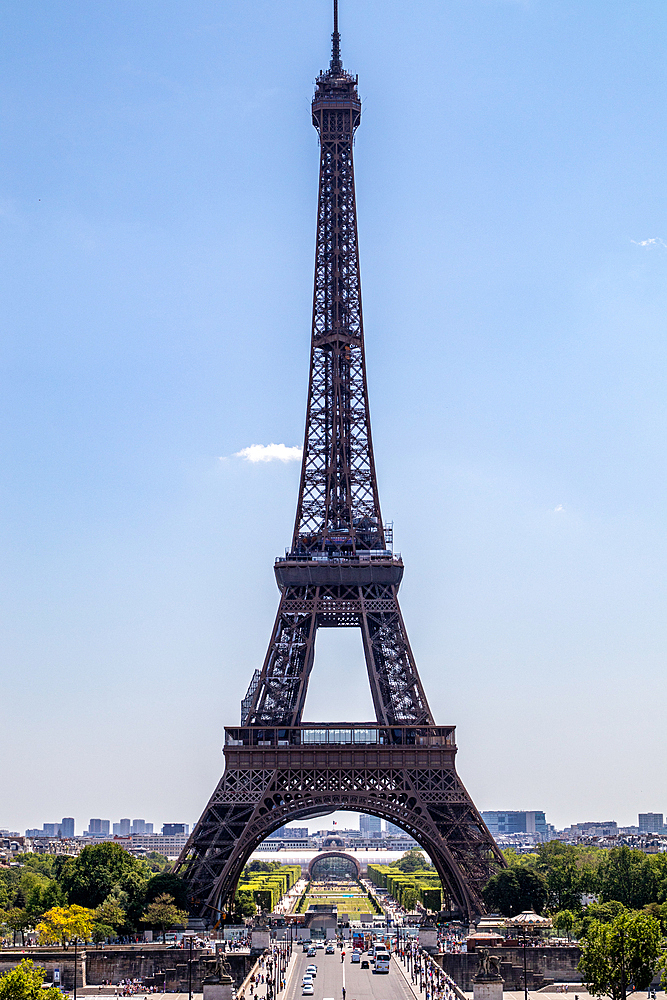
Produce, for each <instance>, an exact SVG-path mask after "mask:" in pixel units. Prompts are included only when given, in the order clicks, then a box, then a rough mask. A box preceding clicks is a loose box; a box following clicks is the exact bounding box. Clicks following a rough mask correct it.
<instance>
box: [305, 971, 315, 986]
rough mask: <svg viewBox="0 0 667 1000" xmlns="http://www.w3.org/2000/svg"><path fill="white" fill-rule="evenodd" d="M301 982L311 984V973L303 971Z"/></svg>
mask: <svg viewBox="0 0 667 1000" xmlns="http://www.w3.org/2000/svg"><path fill="white" fill-rule="evenodd" d="M303 982H304V983H310V984H311V986H312V983H313V976H312V973H310V972H304V974H303Z"/></svg>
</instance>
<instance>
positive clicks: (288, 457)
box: [234, 444, 301, 462]
mask: <svg viewBox="0 0 667 1000" xmlns="http://www.w3.org/2000/svg"><path fill="white" fill-rule="evenodd" d="M234 458H243V459H245V461H246V462H298V461H300V460H301V448H291V447H290V446H289V445H286V444H251V445H250V446H249V447H248V448H241V450H240V451H237V452H235V453H234Z"/></svg>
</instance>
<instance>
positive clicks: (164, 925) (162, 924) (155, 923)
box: [141, 892, 188, 943]
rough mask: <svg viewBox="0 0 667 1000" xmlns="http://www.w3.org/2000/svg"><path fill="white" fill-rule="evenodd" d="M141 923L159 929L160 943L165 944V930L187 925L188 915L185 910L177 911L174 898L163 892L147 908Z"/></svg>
mask: <svg viewBox="0 0 667 1000" xmlns="http://www.w3.org/2000/svg"><path fill="white" fill-rule="evenodd" d="M141 922H142V923H144V924H149V925H150V926H152V927H159V929H160V930H161V931H162V941H163V943H166V940H167V930H168V929H169V928H170V927H176V926H177V925H182V924H187V922H188V914H187V913H186V911H185V910H179V908H178V907H177V906H176V904H175V902H174V897H173V896H170V895H169V893H167V892H165V893H163V894H162V895H161V896H158V897H157V899H155V900H153V902H152V903H151V904H150V905H149V906H148V908H147V910H146V913H145V914H144V916H143V917H142V918H141Z"/></svg>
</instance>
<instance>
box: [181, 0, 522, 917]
mask: <svg viewBox="0 0 667 1000" xmlns="http://www.w3.org/2000/svg"><path fill="white" fill-rule="evenodd" d="M312 112H313V124H314V126H315V128H316V129H317V131H318V134H319V139H320V183H319V199H318V211H317V243H316V254H315V290H314V296H313V325H312V341H311V357H310V385H309V392H308V411H307V415H306V432H305V440H304V448H303V460H302V467H301V483H300V489H299V499H298V504H297V512H296V521H295V525H294V536H293V539H292V546H291V548H290V549H289V551H288V552H287V553H286V555H285V557H284V558H279V559H277V560H276V564H275V573H276V579H277V582H278V586H279V588H280V591H281V598H280V606H279V608H278V614H277V617H276V622H275V625H274V628H273V633H272V635H271V641H270V643H269V649H268V652H267V654H266V659H265V660H264V664H263V667H262V670H261V671H259V670H258V671H255V675H254V677H253V679H252V681H251V684H250V687H249V688H248V692H247V694H246V696H245V698H244V699H243V701H242V703H241V727H240V728H239V729H227V730H226V740H225V749H224V754H225V772H224V774H223V777H222V779H221V781H220V784H219V785H218V787H217V788H216V790H215V792H214V793H213V796H212V797H211V800H210V802H209V803H208V805H207V806H206V808H205V810H204V812H203V814H202V817H201V819H200V820H199V822H198V824H197V826H196V827H195V829H194V830H193V833H192V836H191V837H190V839H189V841H188V844H187V846H186V848H185V850H184V851H183V853H182V855H181V857H180V858H179V861H178V863H177V870H178V871H180V873H181V874H182V875H183V877H184V878H185V879H186V880H187V881H188V883H189V888H190V898H191V909H192V913H193V915H196V916H199V917H200V918H203V919H204V920H205V921H206V922H207V923H210V922H215V920H216V919H217V918H218V916H219V914H220V912H221V909H222V908H223V907H224V905H225V904H226V902H227V901H228V900H229V899H230V897H231V895H232V894H233V892H234V889H235V886H236V883H237V881H238V877H239V875H240V872H241V870H242V868H243V866H244V864H245V863H246V860H247V858H248V856H249V855H250V853H251V852H252V851H253V850H254V848H255V847H256V846H257V844H259V843H260V842H261V841H262V840H264V839H265V838H266V837H267V836H268V834H270V833H271V832H272V831H273V830H275V829H277V828H278V827H279V826H281V825H282V824H284V823H286V822H288V821H290V820H294V819H304V818H306V817H308V816H311V817H312V816H317V815H323V814H325V813H328V812H331V811H333V810H335V809H351V810H354V811H362V812H371V813H373V814H374V815H377V816H381V817H384V818H386V819H388V820H390V821H391V822H393V823H396V824H398V825H399V826H401V827H402V828H403V829H405V830H406V831H407V832H408V833H410V834H412V836H413V837H414V838H415V839H416V840H417V841H418V842H419V843H420V844H421V845H422V846H423V847H424V848H425V849H426V850H427V851H428V853H429V854H430V856H431V858H432V859H433V862H434V864H435V865H436V868H437V870H438V872H439V874H440V877H441V879H442V882H443V886H444V888H445V892H446V894H447V895H448V897H449V902H448V906H449V908H450V909H451V910H452V911H455V912H458V913H459V914H460V915H461V916H462V917H464V918H466V919H471V918H472V917H473V916H474V915H475V914H479V913H481V912H483V910H484V905H483V902H482V897H481V889H482V887H483V885H484V883H485V882H486V881H487V879H488V878H489V875H490V874H491V872H492V870H493V868H494V867H495V866H497V865H502V864H503V860H502V855H501V854H500V852H499V851H498V848H497V847H496V844H495V842H494V840H493V838H492V836H491V834H490V833H489V831H488V830H487V828H486V826H485V825H484V822H483V821H482V818H481V816H480V815H479V813H478V811H477V810H476V808H475V806H474V805H473V803H472V800H471V799H470V796H469V795H468V793H467V792H466V790H465V788H464V787H463V784H462V782H461V780H460V778H459V777H458V775H457V773H456V770H455V766H454V755H455V753H456V746H455V743H454V729H453V728H451V727H438V726H436V725H435V722H434V720H433V717H432V715H431V711H430V709H429V706H428V702H427V700H426V695H425V693H424V690H423V688H422V685H421V681H420V679H419V674H418V672H417V667H416V664H415V661H414V657H413V655H412V650H411V649H410V643H409V641H408V636H407V632H406V630H405V625H404V623H403V617H402V615H401V611H400V608H399V604H398V588H399V585H400V582H401V578H402V575H403V562H402V560H401V558H400V556H396V555H394V553H393V552H392V550H391V547H389V546H390V542H391V538H390V535H389V531H388V529H387V528H385V526H384V525H383V522H382V515H381V512H380V500H379V496H378V488H377V479H376V475H375V463H374V459H373V446H372V442H371V427H370V414H369V407H368V392H367V388H366V364H365V357H364V335H363V319H362V309H361V281H360V273H359V248H358V241H357V216H356V204H355V190H354V165H353V140H354V133H355V130H356V129H357V127H358V125H359V122H360V118H361V101H360V98H359V95H358V93H357V78H356V77H355V76H352V75H350V74H349V73H347V72H346V71H345V70H344V69H343V67H342V63H341V59H340V36H339V33H338V9H337V0H334V32H333V52H332V58H331V63H330V67H329V69H328V70H327V71H326V72H323V73H321V74H320V75H319V77H318V78H317V88H316V91H315V96H314V98H313V105H312ZM351 626H354V627H357V628H360V629H361V634H362V640H363V648H364V654H365V658H366V666H367V669H368V677H369V681H370V688H371V694H372V698H373V705H374V708H375V714H376V720H375V722H371V723H365V724H359V723H355V724H352V723H340V724H332V723H327V724H324V725H323V724H313V723H303V722H302V713H303V708H304V704H305V700H306V692H307V687H308V679H309V676H310V672H311V669H312V666H313V660H314V655H315V637H316V633H317V630H318V628H324V627H333V628H340V627H351Z"/></svg>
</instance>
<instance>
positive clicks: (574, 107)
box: [0, 0, 667, 829]
mask: <svg viewBox="0 0 667 1000" xmlns="http://www.w3.org/2000/svg"><path fill="white" fill-rule="evenodd" d="M36 24H38V25H39V28H38V30H36V29H35V25H36ZM330 28H331V25H330V9H329V4H328V3H326V2H324V0H323V2H322V4H315V5H313V4H310V3H306V2H305V0H294V2H293V3H291V4H289V5H282V6H280V7H276V5H271V4H268V3H265V2H262V0H260V3H259V4H256V5H252V6H247V5H246V6H241V5H234V4H230V5H226V6H225V7H224V9H223V10H218V8H217V7H216V6H215V5H213V4H211V3H210V2H208V0H205V2H204V3H202V4H201V5H199V6H198V7H197V8H196V9H195V10H193V9H192V8H191V6H190V5H185V4H183V3H181V2H176V3H175V4H172V5H170V6H169V7H168V8H167V9H166V10H165V9H163V8H161V7H158V5H156V4H154V3H148V4H145V5H141V7H140V8H137V9H129V8H128V7H127V6H125V5H120V6H118V5H117V4H113V3H111V2H110V0H100V3H98V4H96V5H95V7H94V9H93V8H91V7H90V5H87V4H84V3H83V0H74V2H73V3H71V4H69V5H67V8H66V9H60V8H49V9H45V8H44V7H43V6H42V5H40V6H37V5H36V4H34V2H32V0H27V2H26V3H24V4H21V5H13V7H12V8H11V9H10V10H8V12H7V19H6V32H5V36H4V39H3V45H4V54H5V59H4V61H3V66H2V69H1V70H0V73H2V80H3V87H4V88H5V93H6V95H7V101H8V108H9V112H8V118H7V121H6V129H5V140H6V143H5V145H6V150H7V155H6V157H5V161H4V164H3V167H4V169H3V175H2V179H1V187H0V210H1V211H0V223H1V225H2V241H3V250H4V259H5V261H6V267H5V268H4V271H3V275H2V278H1V279H0V281H2V287H3V293H4V294H3V299H4V301H5V302H6V303H7V309H6V328H7V330H8V331H9V336H6V338H5V339H6V341H7V343H6V350H5V355H4V368H3V399H4V401H5V406H6V413H7V417H6V419H5V421H4V422H3V436H2V439H1V441H0V444H1V445H2V448H3V462H2V464H1V468H2V473H1V479H0V486H1V488H2V490H3V498H4V500H3V518H2V522H1V523H0V538H1V539H2V545H3V560H2V569H1V570H0V585H1V586H2V592H3V611H4V614H3V647H2V648H3V652H2V660H1V667H2V677H3V684H4V686H3V691H5V692H6V696H7V710H6V720H7V730H6V733H5V736H6V740H7V742H8V745H10V746H11V747H12V748H13V751H14V755H15V758H14V759H15V761H16V763H15V766H13V767H10V768H8V769H7V771H6V773H5V774H4V775H3V778H4V780H3V786H4V787H3V807H4V809H5V810H6V815H5V817H4V818H3V819H2V823H3V825H5V826H7V827H9V828H11V829H25V828H32V827H37V826H38V824H40V823H43V822H44V817H47V821H49V820H48V817H53V816H56V815H60V812H61V810H60V806H59V803H60V802H62V801H65V800H67V801H69V802H70V805H69V806H68V812H69V813H70V814H73V815H75V816H77V815H79V816H84V815H85V816H87V817H91V816H96V815H97V816H99V815H100V813H99V800H100V797H101V796H100V788H104V789H105V801H106V803H107V811H106V813H105V814H106V815H111V814H113V815H119V816H120V815H127V812H128V811H129V812H132V811H134V810H136V811H137V812H139V814H142V813H145V814H146V815H149V814H150V815H152V816H158V815H159V814H165V815H183V814H185V815H187V816H189V817H190V820H192V818H193V817H196V816H198V815H199V814H200V811H201V808H202V807H203V805H204V804H205V802H206V801H207V798H208V795H209V793H210V789H211V788H212V787H214V785H215V782H216V781H217V780H218V778H219V775H220V771H221V768H222V757H221V754H220V745H221V743H222V738H223V736H222V730H223V726H224V725H225V724H234V723H236V722H237V721H238V718H239V703H240V699H241V698H242V697H243V695H244V693H245V690H246V688H247V684H248V681H249V680H250V678H251V677H252V674H253V671H254V670H255V669H256V668H257V667H258V666H260V665H261V662H262V659H263V656H264V653H265V649H264V645H265V641H266V636H267V635H268V634H269V632H270V627H271V623H272V621H273V616H274V613H275V602H276V595H277V591H276V589H275V584H274V581H273V574H272V562H273V559H274V557H275V555H277V554H279V553H281V552H283V551H284V548H285V546H286V545H287V544H288V543H289V538H290V534H291V527H292V524H293V517H294V496H295V494H296V485H297V479H298V462H296V461H294V459H295V458H296V457H298V452H299V449H300V445H301V441H302V436H303V409H304V405H303V404H304V399H305V384H304V383H305V375H306V372H307V360H306V352H307V343H308V335H309V329H310V308H311V304H312V284H311V283H312V267H313V246H314V225H313V216H314V212H313V209H314V205H315V200H316V193H317V159H318V150H317V145H316V142H315V139H314V135H313V130H312V126H311V124H310V114H309V110H308V102H309V100H310V96H311V92H312V81H313V79H314V77H315V75H316V73H317V71H318V70H319V69H320V68H321V67H323V66H325V65H326V63H327V61H328V56H329V36H330ZM665 28H667V12H666V11H665V9H664V5H661V4H659V3H657V2H653V0H652V2H648V0H639V2H636V3H632V4H630V3H629V2H625V3H624V2H621V3H619V4H616V5H613V6H612V8H611V9H610V7H609V5H608V4H604V3H602V2H601V0H593V2H592V3H590V4H588V5H586V7H585V8H583V9H582V5H581V4H577V3H574V2H573V0H566V2H564V3H563V2H559V3H557V2H556V0H541V2H539V3H533V4H523V3H515V2H510V0H471V2H470V3H468V4H465V5H463V4H460V3H456V2H452V3H448V4H439V3H436V2H435V0H425V2H424V3H423V4H421V5H420V6H419V8H418V9H415V8H414V6H409V5H402V4H394V5H392V6H391V7H390V8H387V6H386V5H383V4H380V3H379V0H364V3H363V4H352V3H350V2H349V0H343V3H342V6H341V29H342V34H343V61H344V63H345V64H346V65H350V66H353V67H354V71H355V72H358V73H359V89H360V94H361V97H362V100H363V111H362V116H363V130H362V132H361V133H360V137H359V141H358V142H357V145H356V147H355V157H356V171H357V186H358V187H357V193H358V203H359V237H360V253H361V262H362V273H363V282H364V286H363V290H364V305H365V320H366V343H367V350H368V357H369V372H370V383H371V384H370V392H371V405H372V419H373V428H374V443H375V450H376V459H377V464H378V470H379V473H380V480H381V481H380V492H381V496H382V500H383V514H384V516H385V518H386V519H387V520H388V521H393V523H394V527H395V539H396V544H395V547H396V549H397V550H399V551H402V553H403V556H404V558H405V563H406V572H405V577H404V583H403V585H402V589H401V596H402V606H403V613H404V616H405V620H406V624H407V628H408V631H409V634H410V637H411V642H412V645H413V647H414V652H415V656H416V660H417V663H418V665H419V670H420V675H421V677H422V681H423V683H424V687H425V689H426V690H427V691H428V692H429V701H430V703H431V706H432V709H433V712H434V715H435V717H436V719H437V720H438V722H440V723H442V724H443V725H446V724H455V725H456V726H457V743H458V746H459V751H460V752H459V756H458V760H457V766H458V770H459V772H460V774H461V777H462V779H463V781H464V783H465V785H466V787H467V788H468V790H469V792H470V794H471V796H472V798H473V800H474V801H475V803H476V805H477V806H478V808H480V809H485V810H492V809H497V808H498V807H499V806H500V807H502V808H508V807H509V806H511V805H514V806H515V808H516V809H523V808H526V806H527V805H529V804H530V803H537V804H538V805H539V807H540V808H542V809H544V810H545V811H546V814H547V817H548V819H549V822H551V823H553V824H554V825H555V826H556V827H557V828H562V827H564V826H567V825H568V824H570V823H572V822H578V821H579V820H581V819H582V818H583V817H586V816H592V818H593V819H594V818H595V816H598V817H599V818H601V819H604V818H605V817H609V816H614V817H615V819H616V820H617V821H618V823H619V825H624V826H625V825H631V824H634V822H635V817H636V816H637V814H638V813H639V812H643V811H644V810H646V809H659V808H660V806H661V804H660V803H659V801H658V800H659V798H660V794H661V788H662V784H663V774H662V772H663V767H662V760H663V759H664V757H665V751H666V750H667V736H666V735H665V733H664V726H663V725H662V718H661V714H660V709H661V705H662V704H663V702H664V698H665V695H666V694H667V680H666V679H665V676H664V669H663V663H664V652H665V646H666V645H667V626H666V624H665V616H664V604H665V596H667V595H666V593H665V591H666V584H665V574H664V566H665V562H667V540H666V539H665V533H664V521H665V499H664V498H665V496H666V495H667V489H666V488H665V486H666V484H665V481H664V480H665V472H664V469H665V468H667V461H666V459H667V455H666V454H665V451H666V449H667V445H666V441H667V435H665V413H664V402H663V401H664V374H663V371H664V345H663V339H664V338H663V336H662V325H663V316H664V314H665V310H666V308H667V218H666V217H665V216H666V210H665V208H664V198H663V194H662V173H663V168H662V165H663V163H664V160H665V155H666V154H667V148H666V147H667V130H666V129H665V127H664V125H665V123H664V121H663V119H664V117H665V115H666V114H667V112H666V110H665V108H664V107H663V103H662V102H661V101H660V100H659V96H658V95H659V94H660V93H662V90H663V89H664V83H665V82H666V81H664V80H663V77H664V76H665V74H666V70H665V68H664V65H663V61H662V58H661V50H660V40H661V38H662V37H663V35H664V29H665ZM315 53H319V56H315V55H314V54H315ZM638 65H642V66H644V65H649V66H651V67H652V71H651V73H650V74H648V73H641V72H637V66H638ZM661 81H662V82H661ZM229 567H233V568H234V572H233V573H232V574H230V573H229ZM250 608H251V609H252V611H251V612H250V611H249V610H248V609H250ZM637 677H639V678H641V683H640V684H637V683H636V681H635V678H637ZM647 692H649V693H650V697H648V696H647ZM350 715H351V716H352V719H353V720H356V721H363V720H365V719H368V718H370V717H372V706H371V700H370V696H369V692H368V685H367V681H366V676H365V671H364V666H363V657H362V651H361V648H360V642H359V639H358V636H357V635H356V634H352V633H350V634H346V635H343V636H340V635H334V634H331V635H323V636H321V637H319V638H318V650H317V653H316V662H315V668H314V676H313V685H312V695H309V698H308V701H307V704H306V717H308V718H310V719H313V720H318V719H319V720H322V721H326V720H330V719H334V720H335V719H337V718H342V717H347V718H350ZM37 718H39V719H48V720H49V724H48V725H41V724H40V725H36V724H34V720H35V719H37ZM626 732H630V733H631V734H635V738H634V739H630V740H624V744H623V753H622V754H619V753H618V752H617V751H612V750H611V743H612V741H614V740H617V739H618V734H619V733H624V734H625V733H626ZM640 734H642V735H643V736H645V735H646V734H650V739H651V752H650V753H647V752H646V748H645V746H644V742H645V740H641V739H640V738H639V737H640ZM82 746H83V747H86V748H87V751H86V753H85V754H83V755H82V754H81V753H80V749H81V747H82ZM518 746H520V748H521V754H520V755H519V754H518V753H517V747H518ZM519 756H520V758H521V759H522V760H523V761H528V762H529V766H525V765H523V766H518V765H515V764H514V763H512V766H509V762H514V761H516V760H517V759H518V758H519ZM75 759H76V762H77V763H76V772H74V769H73V763H72V762H73V761H74V760H75ZM18 762H20V764H19V763H18ZM74 773H76V782H75V781H74ZM72 788H75V791H74V792H72V791H71V790H72ZM544 789H548V792H549V795H548V799H547V800H546V801H545V795H544V791H543V790H544ZM591 790H593V791H591ZM593 795H594V804H595V808H594V809H593V808H591V805H592V802H593ZM35 802H39V803H40V806H39V807H37V806H35V804H34V803H35ZM619 803H620V805H619ZM130 807H132V808H130ZM36 812H38V815H35V813H36ZM21 820H22V821H23V822H22V823H21V826H20V827H19V825H18V824H19V821H21Z"/></svg>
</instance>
